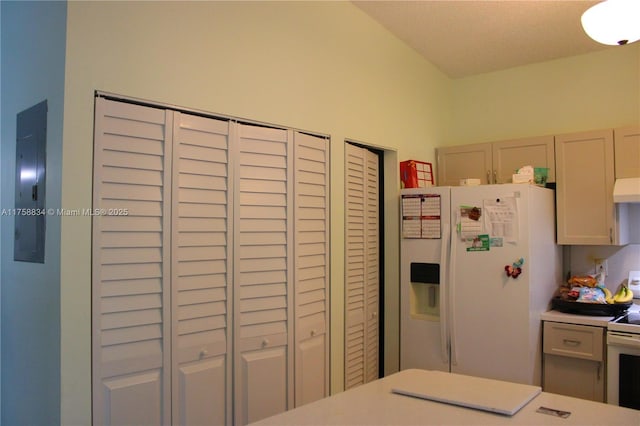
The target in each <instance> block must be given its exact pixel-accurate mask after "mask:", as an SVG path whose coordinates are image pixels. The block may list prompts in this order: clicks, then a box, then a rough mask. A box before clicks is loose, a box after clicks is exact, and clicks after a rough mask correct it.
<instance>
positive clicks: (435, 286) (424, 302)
mask: <svg viewBox="0 0 640 426" xmlns="http://www.w3.org/2000/svg"><path fill="white" fill-rule="evenodd" d="M410 279H411V292H410V294H409V309H410V314H411V317H412V318H415V319H423V320H431V321H439V319H440V302H439V301H440V265H439V264H437V263H419V262H411V278H410Z"/></svg>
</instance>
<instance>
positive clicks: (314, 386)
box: [296, 332, 327, 407]
mask: <svg viewBox="0 0 640 426" xmlns="http://www.w3.org/2000/svg"><path fill="white" fill-rule="evenodd" d="M310 335H311V336H312V337H309V338H307V339H303V340H300V341H299V342H298V343H297V345H296V406H298V407H299V406H301V405H304V404H308V403H310V402H313V401H317V400H319V399H322V398H324V397H325V396H327V384H326V368H325V367H324V366H325V364H326V363H327V350H326V349H327V336H326V334H325V333H323V332H322V333H321V334H319V335H315V334H310Z"/></svg>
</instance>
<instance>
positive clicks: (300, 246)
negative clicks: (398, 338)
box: [294, 133, 329, 406]
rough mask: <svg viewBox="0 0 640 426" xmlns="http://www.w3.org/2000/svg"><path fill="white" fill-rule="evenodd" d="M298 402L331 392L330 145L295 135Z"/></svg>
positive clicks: (296, 372) (310, 137)
mask: <svg viewBox="0 0 640 426" xmlns="http://www.w3.org/2000/svg"><path fill="white" fill-rule="evenodd" d="M294 142H295V145H294V150H295V178H294V182H295V189H294V192H295V259H296V262H295V265H296V267H295V279H294V283H295V284H294V295H295V345H296V350H295V361H294V362H295V405H296V406H300V405H303V404H306V403H309V402H312V401H315V400H317V399H320V398H323V397H325V396H327V395H328V389H329V381H328V380H329V374H328V372H329V365H328V360H329V346H328V344H327V342H328V341H329V339H328V338H327V332H328V326H327V325H328V322H329V307H328V297H329V294H328V293H329V146H328V140H327V139H326V138H322V137H318V136H311V135H307V134H303V133H295V135H294Z"/></svg>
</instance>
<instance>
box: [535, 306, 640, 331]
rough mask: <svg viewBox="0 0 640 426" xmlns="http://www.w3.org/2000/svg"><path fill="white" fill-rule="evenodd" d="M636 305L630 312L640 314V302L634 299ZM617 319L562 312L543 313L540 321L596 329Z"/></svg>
mask: <svg viewBox="0 0 640 426" xmlns="http://www.w3.org/2000/svg"><path fill="white" fill-rule="evenodd" d="M633 302H634V304H633V305H631V307H630V308H629V312H640V300H638V299H634V300H633ZM614 318H615V317H604V316H596V315H577V314H567V313H564V312H560V311H555V310H551V311H547V312H543V313H542V315H541V316H540V319H542V320H543V321H555V322H563V323H567V324H579V325H592V326H596V327H606V326H607V324H608V323H609V322H610V321H612V320H613V319H614Z"/></svg>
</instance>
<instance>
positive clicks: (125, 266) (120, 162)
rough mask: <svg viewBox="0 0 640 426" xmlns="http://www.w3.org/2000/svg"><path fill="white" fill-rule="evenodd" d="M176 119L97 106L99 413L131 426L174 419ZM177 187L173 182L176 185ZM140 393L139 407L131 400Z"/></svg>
mask: <svg viewBox="0 0 640 426" xmlns="http://www.w3.org/2000/svg"><path fill="white" fill-rule="evenodd" d="M170 119H171V117H170V115H168V114H167V113H166V112H165V111H163V110H160V109H154V108H149V107H143V106H139V105H128V104H123V103H121V102H115V101H111V100H106V99H102V98H99V99H96V117H95V120H96V125H95V146H94V153H95V156H94V199H93V208H94V209H104V210H106V209H111V208H117V209H122V211H124V212H127V213H128V214H125V215H121V216H94V217H93V277H92V288H93V290H92V292H93V311H94V312H93V319H94V320H93V321H94V323H93V334H94V338H93V371H94V389H93V398H94V404H93V410H94V417H93V418H94V422H95V424H104V423H108V422H109V421H110V420H111V421H112V420H113V419H112V418H111V414H110V413H114V412H117V413H118V416H119V418H121V419H123V420H125V422H126V423H137V422H147V421H149V420H154V421H157V422H158V423H167V422H170V418H169V416H170V405H169V404H168V401H169V398H170V392H169V384H170V379H169V378H170V376H169V374H170V365H169V351H168V348H169V339H170V336H169V335H168V333H167V330H168V328H167V327H168V324H167V323H165V322H164V321H163V318H166V317H168V316H169V306H168V303H167V300H168V296H169V294H168V292H169V289H168V286H169V276H168V268H169V257H168V252H166V251H163V249H162V248H163V245H164V244H167V243H168V241H169V240H168V230H169V227H170V222H169V217H168V216H166V215H165V206H167V205H168V203H170V198H169V194H170V189H171V188H170V182H171V180H170V176H169V178H167V177H166V172H167V170H170V169H171V132H170V128H171V121H170ZM167 182H168V184H167ZM131 393H135V394H137V395H139V397H140V398H139V400H138V401H132V400H131V399H130V398H127V397H126V396H125V395H128V394H131Z"/></svg>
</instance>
